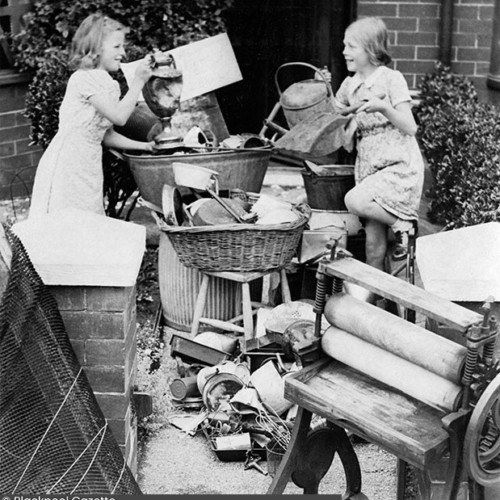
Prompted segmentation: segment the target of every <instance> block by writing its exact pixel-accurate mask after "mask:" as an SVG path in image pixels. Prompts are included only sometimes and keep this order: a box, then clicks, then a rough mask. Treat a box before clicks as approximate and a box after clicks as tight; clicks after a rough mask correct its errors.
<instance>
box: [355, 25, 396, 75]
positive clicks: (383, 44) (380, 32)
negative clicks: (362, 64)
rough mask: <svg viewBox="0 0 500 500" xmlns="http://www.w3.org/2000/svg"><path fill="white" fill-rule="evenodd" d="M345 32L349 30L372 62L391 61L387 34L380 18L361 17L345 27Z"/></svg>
mask: <svg viewBox="0 0 500 500" xmlns="http://www.w3.org/2000/svg"><path fill="white" fill-rule="evenodd" d="M347 32H350V33H351V35H353V36H354V38H356V40H358V42H359V43H360V44H361V45H362V46H363V48H364V49H365V51H366V52H367V54H368V57H369V60H370V62H371V63H372V64H374V65H375V66H382V65H386V64H390V63H391V61H392V57H391V55H390V54H389V40H388V39H389V35H388V33H387V26H386V25H385V23H384V21H382V19H380V18H379V17H363V18H361V19H358V20H357V21H354V22H353V23H351V24H350V25H349V26H348V27H347V29H346V33H347Z"/></svg>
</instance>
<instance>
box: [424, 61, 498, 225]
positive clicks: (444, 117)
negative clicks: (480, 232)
mask: <svg viewBox="0 0 500 500" xmlns="http://www.w3.org/2000/svg"><path fill="white" fill-rule="evenodd" d="M420 92H421V104H420V106H419V107H418V109H417V119H418V122H419V140H420V144H421V146H422V148H423V151H424V154H425V156H426V159H427V162H428V164H429V168H430V171H431V173H432V174H433V177H434V179H433V181H434V182H433V185H432V188H431V190H430V192H429V196H430V204H429V213H428V215H429V218H430V220H431V221H433V222H436V223H440V224H443V225H446V226H447V227H448V228H458V227H464V226H471V225H474V224H480V223H484V222H490V221H496V220H498V219H499V215H500V214H499V205H500V113H499V110H498V108H497V107H495V106H493V105H491V104H487V103H484V102H481V101H480V100H479V98H478V94H477V92H476V90H475V88H474V85H473V84H472V83H471V82H470V81H469V80H468V79H467V78H466V77H465V76H461V75H456V74H453V73H452V72H451V71H450V69H449V68H447V67H445V66H443V65H441V64H437V65H436V68H435V71H434V73H432V74H429V75H426V77H425V78H424V79H423V81H422V83H421V85H420Z"/></svg>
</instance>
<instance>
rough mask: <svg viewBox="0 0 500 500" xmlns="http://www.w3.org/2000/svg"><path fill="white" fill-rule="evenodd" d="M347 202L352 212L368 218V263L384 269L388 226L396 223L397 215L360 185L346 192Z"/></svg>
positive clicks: (366, 225)
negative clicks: (383, 206)
mask: <svg viewBox="0 0 500 500" xmlns="http://www.w3.org/2000/svg"><path fill="white" fill-rule="evenodd" d="M345 204H346V206H347V208H348V209H349V211H350V212H352V213H353V214H355V215H357V216H358V217H363V218H365V219H366V224H365V232H366V263H367V264H369V265H370V266H373V267H376V268H377V269H381V270H382V271H384V270H385V269H384V260H385V254H386V251H387V227H388V226H391V225H392V224H394V223H395V222H396V220H397V217H396V216H395V215H392V214H391V213H389V212H387V211H386V210H385V209H383V208H382V207H381V206H380V205H379V204H378V203H377V202H376V201H374V200H373V196H372V194H371V193H370V192H369V191H365V190H364V189H362V188H359V187H358V186H356V187H354V188H353V189H351V190H350V191H349V192H348V193H347V194H346V196H345Z"/></svg>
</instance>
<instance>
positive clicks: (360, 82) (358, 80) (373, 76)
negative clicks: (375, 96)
mask: <svg viewBox="0 0 500 500" xmlns="http://www.w3.org/2000/svg"><path fill="white" fill-rule="evenodd" d="M383 71H384V66H379V67H378V68H377V69H376V70H375V71H374V72H373V73H372V74H371V75H370V76H369V77H368V78H367V79H366V80H362V79H361V77H360V76H359V73H355V74H354V75H353V77H352V80H351V85H352V87H351V90H352V92H354V91H355V90H356V89H357V88H358V87H359V86H360V85H363V84H364V86H365V87H366V88H367V89H369V88H370V87H372V86H373V85H374V84H375V82H376V80H377V78H378V76H379V75H380V73H382V72H383Z"/></svg>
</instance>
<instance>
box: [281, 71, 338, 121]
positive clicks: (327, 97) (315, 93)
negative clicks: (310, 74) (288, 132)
mask: <svg viewBox="0 0 500 500" xmlns="http://www.w3.org/2000/svg"><path fill="white" fill-rule="evenodd" d="M291 66H305V67H306V68H310V69H312V70H313V71H314V75H316V74H317V75H319V76H320V77H321V78H322V79H321V80H316V79H310V80H303V81H300V82H296V83H294V84H292V85H290V86H289V87H288V88H287V89H286V90H285V91H283V92H282V91H281V88H280V84H279V80H278V74H279V73H280V72H281V71H282V70H283V68H287V67H288V68H289V67H291ZM274 80H275V83H276V88H277V89H278V93H279V94H280V104H281V107H282V108H283V113H284V115H285V118H286V121H287V123H288V126H289V127H290V128H292V127H293V126H295V125H296V124H297V123H299V122H301V121H303V120H306V119H307V118H310V117H311V116H314V115H318V114H320V113H325V112H326V113H333V104H332V95H333V91H332V87H331V85H330V83H329V82H328V81H327V80H326V79H325V77H324V75H323V74H322V73H321V71H320V70H319V69H318V68H316V67H315V66H313V65H312V64H308V63H302V62H291V63H286V64H282V65H281V66H280V67H279V68H278V69H277V70H276V73H275V75H274Z"/></svg>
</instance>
